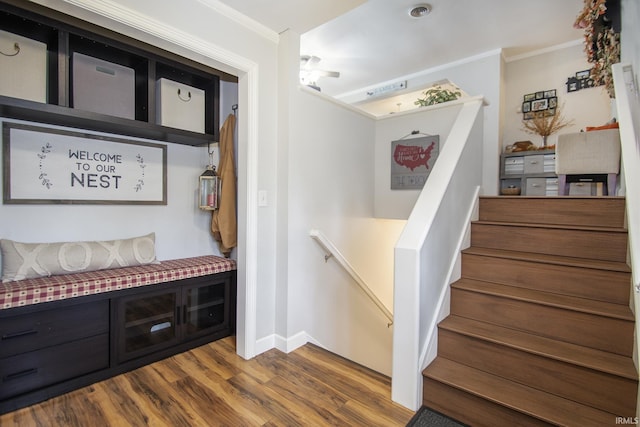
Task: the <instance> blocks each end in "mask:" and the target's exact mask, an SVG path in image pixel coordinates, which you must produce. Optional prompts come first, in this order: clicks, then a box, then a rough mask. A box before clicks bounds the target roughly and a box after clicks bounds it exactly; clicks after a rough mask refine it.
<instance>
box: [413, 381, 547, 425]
mask: <svg viewBox="0 0 640 427" xmlns="http://www.w3.org/2000/svg"><path fill="white" fill-rule="evenodd" d="M422 389H423V404H424V405H425V406H427V407H429V408H431V409H434V410H436V411H438V412H441V413H443V414H446V415H447V416H449V417H451V418H454V419H456V420H458V421H460V422H463V423H465V424H468V425H470V426H474V427H496V426H527V427H548V426H550V425H551V424H548V423H545V422H544V421H540V420H538V419H535V418H532V417H530V416H528V415H526V414H523V413H521V412H517V411H514V410H512V409H509V408H507V407H505V406H501V405H499V404H496V403H493V402H490V401H488V400H485V399H482V398H481V397H478V396H475V395H473V394H470V393H467V392H465V391H463V390H459V389H457V388H454V387H451V386H449V385H446V384H443V383H441V382H439V381H436V380H433V379H431V378H428V377H425V378H424V381H423V385H422Z"/></svg>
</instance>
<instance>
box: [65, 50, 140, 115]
mask: <svg viewBox="0 0 640 427" xmlns="http://www.w3.org/2000/svg"><path fill="white" fill-rule="evenodd" d="M135 89H136V88H135V71H134V70H133V69H132V68H129V67H124V66H122V65H119V64H114V63H112V62H108V61H104V60H102V59H98V58H94V57H91V56H88V55H83V54H81V53H77V52H74V54H73V108H75V109H78V110H87V111H93V112H95V113H101V114H108V115H111V116H117V117H124V118H126V119H132V120H135V118H136V108H135V107H136V97H135Z"/></svg>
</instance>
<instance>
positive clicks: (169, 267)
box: [0, 255, 236, 310]
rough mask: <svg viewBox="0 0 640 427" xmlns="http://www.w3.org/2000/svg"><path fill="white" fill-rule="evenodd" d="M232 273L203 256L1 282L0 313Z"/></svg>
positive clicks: (223, 261) (226, 262)
mask: <svg viewBox="0 0 640 427" xmlns="http://www.w3.org/2000/svg"><path fill="white" fill-rule="evenodd" d="M235 269H236V262H235V261H234V260H232V259H228V258H222V257H218V256H214V255H205V256H199V257H193V258H182V259H176V260H169V261H161V262H159V263H157V264H147V265H142V266H135V267H125V268H114V269H107V270H98V271H89V272H82V273H74V274H65V275H60V276H51V277H39V278H34V279H25V280H20V281H17V282H5V283H2V284H0V310H1V309H8V308H13V307H22V306H25V305H30V304H38V303H43V302H50V301H58V300H65V299H69V298H75V297H82V296H85V295H93V294H99V293H102V292H109V291H116V290H119V289H128V288H135V287H140V286H147V285H154V284H158V283H164V282H171V281H174V280H181V279H187V278H190V277H199V276H207V275H210V274H215V273H222V272H224V271H231V270H235Z"/></svg>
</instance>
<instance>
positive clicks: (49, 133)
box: [2, 122, 167, 205]
mask: <svg viewBox="0 0 640 427" xmlns="http://www.w3.org/2000/svg"><path fill="white" fill-rule="evenodd" d="M2 139H3V150H4V151H3V158H4V203H5V204H7V203H9V204H12V203H14V204H15V203H78V204H80V203H105V204H107V203H109V204H160V205H166V204H167V193H166V165H167V150H166V148H167V147H166V146H165V145H161V144H153V143H147V142H141V141H132V140H126V139H121V138H112V137H106V136H102V135H94V134H87V133H79V132H73V131H68V130H62V129H52V128H45V127H40V126H31V125H25V124H20V123H11V122H5V123H4V125H3V138H2Z"/></svg>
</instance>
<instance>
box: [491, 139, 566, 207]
mask: <svg viewBox="0 0 640 427" xmlns="http://www.w3.org/2000/svg"><path fill="white" fill-rule="evenodd" d="M555 162H556V156H555V151H554V150H543V151H541V150H536V151H520V152H516V153H503V154H502V155H501V156H500V194H505V191H504V190H505V189H512V188H518V189H520V193H519V195H521V196H557V195H558V176H557V175H556V173H555V164H556V163H555Z"/></svg>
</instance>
